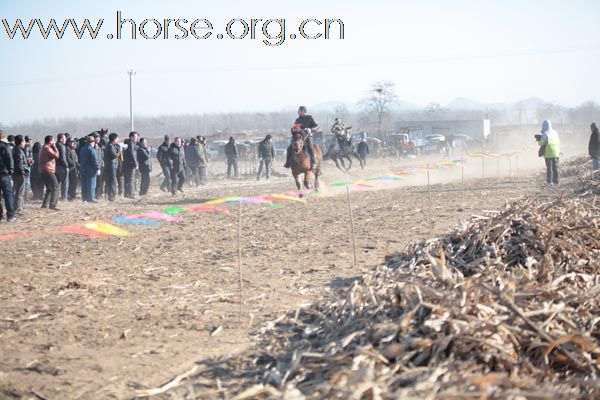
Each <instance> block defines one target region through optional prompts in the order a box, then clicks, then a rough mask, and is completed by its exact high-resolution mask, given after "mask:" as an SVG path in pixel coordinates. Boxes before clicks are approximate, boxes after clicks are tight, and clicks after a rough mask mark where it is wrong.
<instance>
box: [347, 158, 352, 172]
mask: <svg viewBox="0 0 600 400" xmlns="http://www.w3.org/2000/svg"><path fill="white" fill-rule="evenodd" d="M346 159H347V160H348V163H349V164H348V168H346V172H350V168H352V159H351V158H350V156H346Z"/></svg>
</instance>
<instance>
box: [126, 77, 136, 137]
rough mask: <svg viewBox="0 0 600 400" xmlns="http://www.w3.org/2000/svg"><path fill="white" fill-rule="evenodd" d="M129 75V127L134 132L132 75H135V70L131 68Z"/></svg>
mask: <svg viewBox="0 0 600 400" xmlns="http://www.w3.org/2000/svg"><path fill="white" fill-rule="evenodd" d="M127 75H129V127H130V128H131V130H130V132H133V131H134V129H133V86H132V77H133V75H135V72H134V71H133V70H132V69H130V70H129V71H127Z"/></svg>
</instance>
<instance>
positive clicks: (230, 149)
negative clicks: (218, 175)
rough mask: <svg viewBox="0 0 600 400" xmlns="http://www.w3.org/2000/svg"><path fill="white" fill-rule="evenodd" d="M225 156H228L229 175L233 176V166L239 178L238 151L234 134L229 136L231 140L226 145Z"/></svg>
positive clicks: (229, 176) (235, 174)
mask: <svg viewBox="0 0 600 400" xmlns="http://www.w3.org/2000/svg"><path fill="white" fill-rule="evenodd" d="M225 156H226V157H227V177H228V178H231V169H232V168H233V173H234V176H235V177H236V178H237V177H238V176H239V172H238V161H237V159H238V151H237V146H236V145H235V139H234V138H233V136H231V137H230V138H229V142H228V143H227V144H226V145H225Z"/></svg>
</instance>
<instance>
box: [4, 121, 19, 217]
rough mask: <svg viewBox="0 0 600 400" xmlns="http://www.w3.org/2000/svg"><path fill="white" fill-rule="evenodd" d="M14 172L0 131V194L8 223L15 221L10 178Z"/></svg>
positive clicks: (9, 151)
mask: <svg viewBox="0 0 600 400" xmlns="http://www.w3.org/2000/svg"><path fill="white" fill-rule="evenodd" d="M13 171H14V163H13V157H12V153H11V150H10V147H9V144H8V141H7V140H6V139H5V138H4V132H2V131H1V130H0V194H2V196H3V197H4V205H5V206H6V219H7V221H8V222H13V221H15V210H14V208H13V187H12V180H11V176H12V174H13ZM3 214H4V212H3V210H2V203H1V202H0V221H2V217H3Z"/></svg>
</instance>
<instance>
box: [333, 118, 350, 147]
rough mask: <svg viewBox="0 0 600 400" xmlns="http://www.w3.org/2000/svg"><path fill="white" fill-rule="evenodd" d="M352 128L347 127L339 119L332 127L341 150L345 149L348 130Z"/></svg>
mask: <svg viewBox="0 0 600 400" xmlns="http://www.w3.org/2000/svg"><path fill="white" fill-rule="evenodd" d="M350 128H351V127H349V126H346V124H344V123H343V122H342V120H341V119H339V118H336V119H335V120H334V122H333V125H332V126H331V133H333V134H334V135H335V137H336V139H337V142H338V145H339V146H340V150H341V149H343V148H344V145H345V144H346V140H347V138H346V130H347V129H350Z"/></svg>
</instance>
